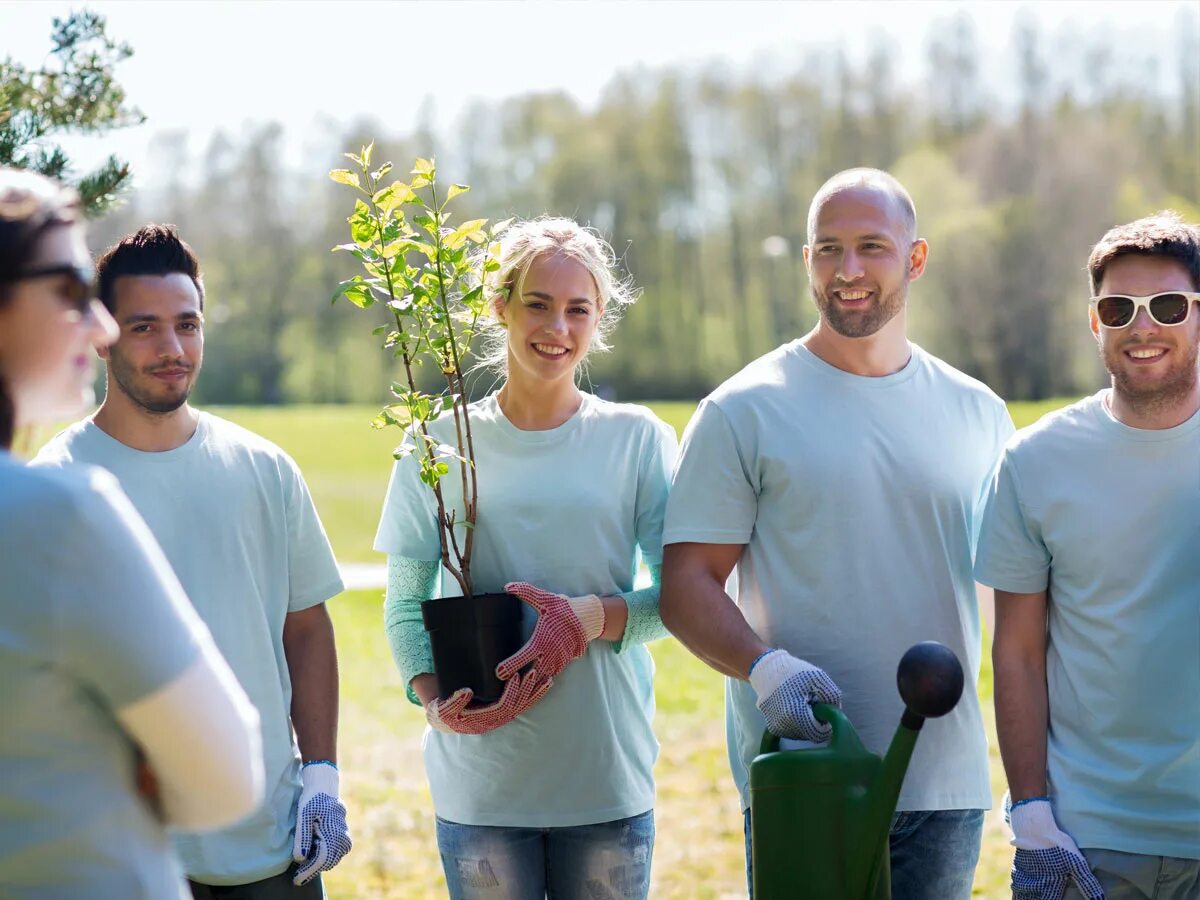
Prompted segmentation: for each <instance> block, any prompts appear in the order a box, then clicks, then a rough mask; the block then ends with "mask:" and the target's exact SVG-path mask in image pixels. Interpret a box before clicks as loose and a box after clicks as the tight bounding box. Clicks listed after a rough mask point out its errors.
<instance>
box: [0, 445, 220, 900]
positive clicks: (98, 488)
mask: <svg viewBox="0 0 1200 900" xmlns="http://www.w3.org/2000/svg"><path fill="white" fill-rule="evenodd" d="M208 640H210V638H209V637H208V635H207V633H206V630H205V628H204V625H203V624H202V623H201V622H200V620H199V619H198V618H197V616H196V613H195V612H194V611H193V610H192V608H191V606H190V605H189V604H188V601H187V598H186V597H185V596H184V594H183V590H182V589H181V588H180V586H179V582H178V581H176V579H175V576H174V575H173V574H172V572H171V569H170V566H168V565H167V562H166V560H165V559H163V555H162V552H161V551H160V550H159V549H158V546H157V545H156V544H155V543H154V539H153V538H152V537H151V536H150V532H149V531H148V530H147V529H146V526H145V524H144V523H143V522H142V520H141V519H140V518H139V517H138V515H137V513H136V512H134V510H133V507H132V506H130V504H129V501H128V500H127V499H126V498H125V497H124V495H123V494H121V491H120V489H119V488H118V487H117V484H116V481H115V479H113V477H112V476H111V475H109V474H107V473H106V472H101V471H100V470H98V469H91V468H87V469H79V470H76V471H73V472H46V471H38V470H34V469H29V468H26V467H24V466H22V465H20V464H19V463H18V462H16V461H15V460H14V459H13V458H12V457H11V456H9V455H8V454H7V453H6V452H4V451H3V450H0V897H4V898H8V900H25V898H28V900H34V898H36V900H74V898H77V897H94V898H97V900H161V898H171V897H175V898H179V897H182V896H188V894H187V892H186V888H185V886H184V882H183V873H182V871H181V870H180V868H179V863H178V862H177V861H176V859H175V856H174V854H173V853H172V851H171V846H170V841H169V839H168V837H167V834H166V830H165V829H164V828H163V826H162V825H161V824H160V823H159V822H158V820H157V819H156V818H155V817H154V815H153V814H152V813H151V811H150V809H149V807H148V806H147V805H146V803H145V801H144V800H142V799H141V798H140V797H139V796H138V795H137V793H136V790H135V786H134V769H135V753H134V745H133V743H132V741H131V740H130V738H129V737H128V736H127V735H126V733H125V731H124V730H123V729H122V728H121V726H120V724H119V722H118V720H117V718H116V713H117V712H118V711H119V710H120V709H122V708H124V707H126V706H128V705H129V704H131V703H134V702H136V701H138V700H141V699H143V698H144V697H146V696H147V695H149V694H152V693H154V692H155V691H156V690H158V689H160V688H162V687H164V686H166V685H167V684H169V683H170V682H172V681H174V680H175V679H176V678H177V677H178V676H179V675H180V674H181V673H182V672H183V671H184V670H185V669H186V668H187V667H188V666H190V665H192V664H193V663H194V662H195V661H196V659H197V658H198V656H199V654H200V645H201V643H202V642H205V641H208Z"/></svg>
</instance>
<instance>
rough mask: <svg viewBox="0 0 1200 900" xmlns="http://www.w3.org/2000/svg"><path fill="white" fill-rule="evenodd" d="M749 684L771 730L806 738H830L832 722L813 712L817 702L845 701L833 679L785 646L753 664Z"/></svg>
mask: <svg viewBox="0 0 1200 900" xmlns="http://www.w3.org/2000/svg"><path fill="white" fill-rule="evenodd" d="M750 686H751V687H752V688H754V693H755V694H757V695H758V703H757V706H758V708H759V710H760V711H761V712H762V714H763V716H764V717H765V718H766V720H767V728H768V729H769V730H770V732H771V734H774V735H776V736H778V737H783V738H793V739H796V740H804V741H827V740H829V732H830V726H829V724H828V723H827V722H818V721H817V717H816V716H814V715H813V712H812V705H813V704H814V703H828V704H829V705H830V706H841V705H842V692H841V691H840V690H838V686H837V685H836V684H834V683H833V679H832V678H830V677H829V676H828V675H826V674H825V671H824V670H823V669H818V668H817V667H816V666H814V665H812V664H811V663H806V662H805V661H804V660H802V659H796V657H794V656H792V655H791V654H790V653H788V652H787V651H786V650H772V651H771V652H770V653H764V654H763V655H762V656H760V657H759V658H758V659H757V660H755V662H754V665H752V666H751V667H750Z"/></svg>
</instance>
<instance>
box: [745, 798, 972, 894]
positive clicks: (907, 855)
mask: <svg viewBox="0 0 1200 900" xmlns="http://www.w3.org/2000/svg"><path fill="white" fill-rule="evenodd" d="M745 831H746V883H747V885H748V887H749V891H750V897H751V898H753V897H754V877H753V875H754V870H753V861H752V860H751V858H750V810H746V813H745ZM982 839H983V810H982V809H943V810H935V811H931V812H901V813H896V814H895V815H894V816H892V830H891V834H890V836H889V838H888V844H889V849H890V851H891V852H890V855H891V859H892V900H969V898H970V896H971V882H972V881H974V880H975V866H976V864H977V863H978V862H979V844H980V841H981V840H982Z"/></svg>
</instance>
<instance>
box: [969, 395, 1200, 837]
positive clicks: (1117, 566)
mask: <svg viewBox="0 0 1200 900" xmlns="http://www.w3.org/2000/svg"><path fill="white" fill-rule="evenodd" d="M1106 394H1107V391H1101V392H1100V393H1098V394H1096V395H1095V396H1093V397H1088V398H1086V399H1084V400H1081V401H1079V402H1078V403H1075V404H1073V405H1072V406H1068V407H1067V408H1066V409H1063V410H1060V411H1058V412H1056V413H1053V414H1051V415H1048V416H1046V417H1045V418H1043V419H1042V420H1041V421H1040V422H1038V423H1037V424H1036V425H1032V426H1030V427H1029V428H1024V429H1022V430H1021V431H1020V432H1019V433H1018V434H1017V435H1016V436H1015V437H1014V438H1013V439H1012V441H1011V442H1010V443H1009V445H1008V448H1007V450H1006V451H1005V453H1004V459H1003V462H1002V464H1001V466H1000V470H999V472H998V473H997V475H996V480H995V485H994V487H993V489H992V493H991V498H990V500H989V502H988V508H987V515H986V517H985V519H984V527H983V534H982V535H981V537H980V545H979V559H978V562H977V563H976V569H975V571H976V575H977V576H978V578H979V580H980V581H981V582H983V583H984V584H990V585H992V586H993V587H996V588H999V589H1001V590H1004V591H1010V592H1013V593H1023V594H1028V593H1036V592H1038V591H1043V590H1046V589H1047V588H1048V589H1049V604H1048V614H1047V620H1048V636H1047V643H1046V685H1047V690H1048V692H1049V701H1050V727H1049V735H1048V741H1047V759H1046V765H1047V769H1048V772H1047V775H1048V779H1049V787H1050V793H1051V796H1052V797H1053V802H1054V813H1055V817H1056V818H1057V820H1058V823H1059V825H1060V826H1061V827H1062V828H1063V830H1065V831H1066V832H1067V833H1068V834H1070V835H1071V837H1073V838H1074V839H1075V842H1076V843H1077V844H1078V845H1079V846H1080V847H1089V848H1095V849H1105V850H1119V851H1123V852H1125V853H1143V854H1150V855H1154V856H1177V857H1184V858H1188V859H1200V413H1197V414H1195V415H1193V416H1192V417H1191V418H1190V419H1188V420H1187V421H1186V422H1184V423H1183V424H1181V425H1178V426H1176V427H1174V428H1166V429H1163V430H1161V431H1149V430H1144V429H1139V428H1131V427H1129V426H1128V425H1124V424H1122V423H1120V422H1118V421H1117V420H1116V419H1114V418H1113V417H1112V415H1111V414H1110V413H1109V411H1108V410H1107V408H1106V406H1105V403H1104V397H1105V395H1106Z"/></svg>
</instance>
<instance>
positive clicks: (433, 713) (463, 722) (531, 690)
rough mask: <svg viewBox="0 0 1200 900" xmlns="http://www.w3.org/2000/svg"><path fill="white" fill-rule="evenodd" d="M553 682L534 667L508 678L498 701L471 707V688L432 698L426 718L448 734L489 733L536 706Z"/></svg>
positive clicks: (437, 728)
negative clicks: (446, 696) (440, 697)
mask: <svg viewBox="0 0 1200 900" xmlns="http://www.w3.org/2000/svg"><path fill="white" fill-rule="evenodd" d="M551 684H553V681H552V680H551V679H549V678H547V677H545V676H544V675H542V674H541V673H540V672H539V671H538V670H537V669H530V670H529V671H528V672H526V673H525V674H524V675H517V676H515V677H513V678H511V679H510V680H509V681H508V682H506V683H505V685H504V693H503V694H501V695H500V699H499V700H497V701H496V702H495V703H491V704H489V705H487V706H480V707H477V708H476V709H467V704H468V703H470V702H471V698H472V697H473V696H474V695H475V694H474V692H473V691H472V690H471V689H470V688H461V689H459V690H457V691H455V692H454V693H453V694H451V695H450V697H449V698H448V699H446V700H439V699H435V700H431V701H430V702H429V704H428V705H427V706H426V707H425V718H426V719H427V720H428V721H429V724H430V726H431V727H433V728H434V729H436V730H437V731H441V732H445V733H446V734H485V733H486V732H489V731H492V730H494V729H496V728H499V727H500V726H501V725H507V724H508V723H509V722H511V721H512V720H513V719H515V718H516V717H517V716H519V715H521V713H523V712H525V711H526V710H527V709H529V708H531V707H532V706H534V705H535V704H536V703H537V702H538V701H539V700H541V699H542V697H543V696H544V695H545V693H546V691H548V690H550V685H551Z"/></svg>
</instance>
